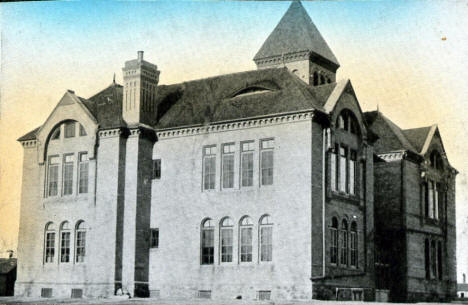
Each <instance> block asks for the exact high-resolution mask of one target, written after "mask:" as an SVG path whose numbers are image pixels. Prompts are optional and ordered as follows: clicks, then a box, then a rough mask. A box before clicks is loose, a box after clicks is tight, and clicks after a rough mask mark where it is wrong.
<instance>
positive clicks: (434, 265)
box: [431, 240, 437, 279]
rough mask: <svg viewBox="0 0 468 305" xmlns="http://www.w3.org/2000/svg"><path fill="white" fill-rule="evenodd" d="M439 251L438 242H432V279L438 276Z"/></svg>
mask: <svg viewBox="0 0 468 305" xmlns="http://www.w3.org/2000/svg"><path fill="white" fill-rule="evenodd" d="M436 255H437V251H436V242H435V241H434V240H431V279H433V278H436V276H437V256H436Z"/></svg>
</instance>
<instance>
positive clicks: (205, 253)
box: [201, 218, 214, 265]
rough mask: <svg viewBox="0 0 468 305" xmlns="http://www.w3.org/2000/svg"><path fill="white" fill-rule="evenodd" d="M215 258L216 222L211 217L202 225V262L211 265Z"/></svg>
mask: <svg viewBox="0 0 468 305" xmlns="http://www.w3.org/2000/svg"><path fill="white" fill-rule="evenodd" d="M213 260H214V224H213V221H212V220H211V219H210V218H207V219H205V220H204V221H203V222H202V226H201V264H202V265H211V264H213Z"/></svg>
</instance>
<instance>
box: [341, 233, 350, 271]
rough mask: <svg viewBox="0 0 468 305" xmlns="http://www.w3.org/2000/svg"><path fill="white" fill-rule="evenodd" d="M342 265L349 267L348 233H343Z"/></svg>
mask: <svg viewBox="0 0 468 305" xmlns="http://www.w3.org/2000/svg"><path fill="white" fill-rule="evenodd" d="M340 264H341V265H344V266H347V265H348V231H344V230H343V231H341V253H340Z"/></svg>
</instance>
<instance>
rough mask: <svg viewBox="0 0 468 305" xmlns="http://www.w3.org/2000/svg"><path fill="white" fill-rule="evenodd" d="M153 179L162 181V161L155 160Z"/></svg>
mask: <svg viewBox="0 0 468 305" xmlns="http://www.w3.org/2000/svg"><path fill="white" fill-rule="evenodd" d="M151 179H161V159H156V160H153V172H152V175H151Z"/></svg>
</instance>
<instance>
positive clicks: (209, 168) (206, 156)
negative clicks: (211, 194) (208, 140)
mask: <svg viewBox="0 0 468 305" xmlns="http://www.w3.org/2000/svg"><path fill="white" fill-rule="evenodd" d="M215 180H216V146H207V147H204V148H203V189H204V190H214V188H215Z"/></svg>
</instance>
